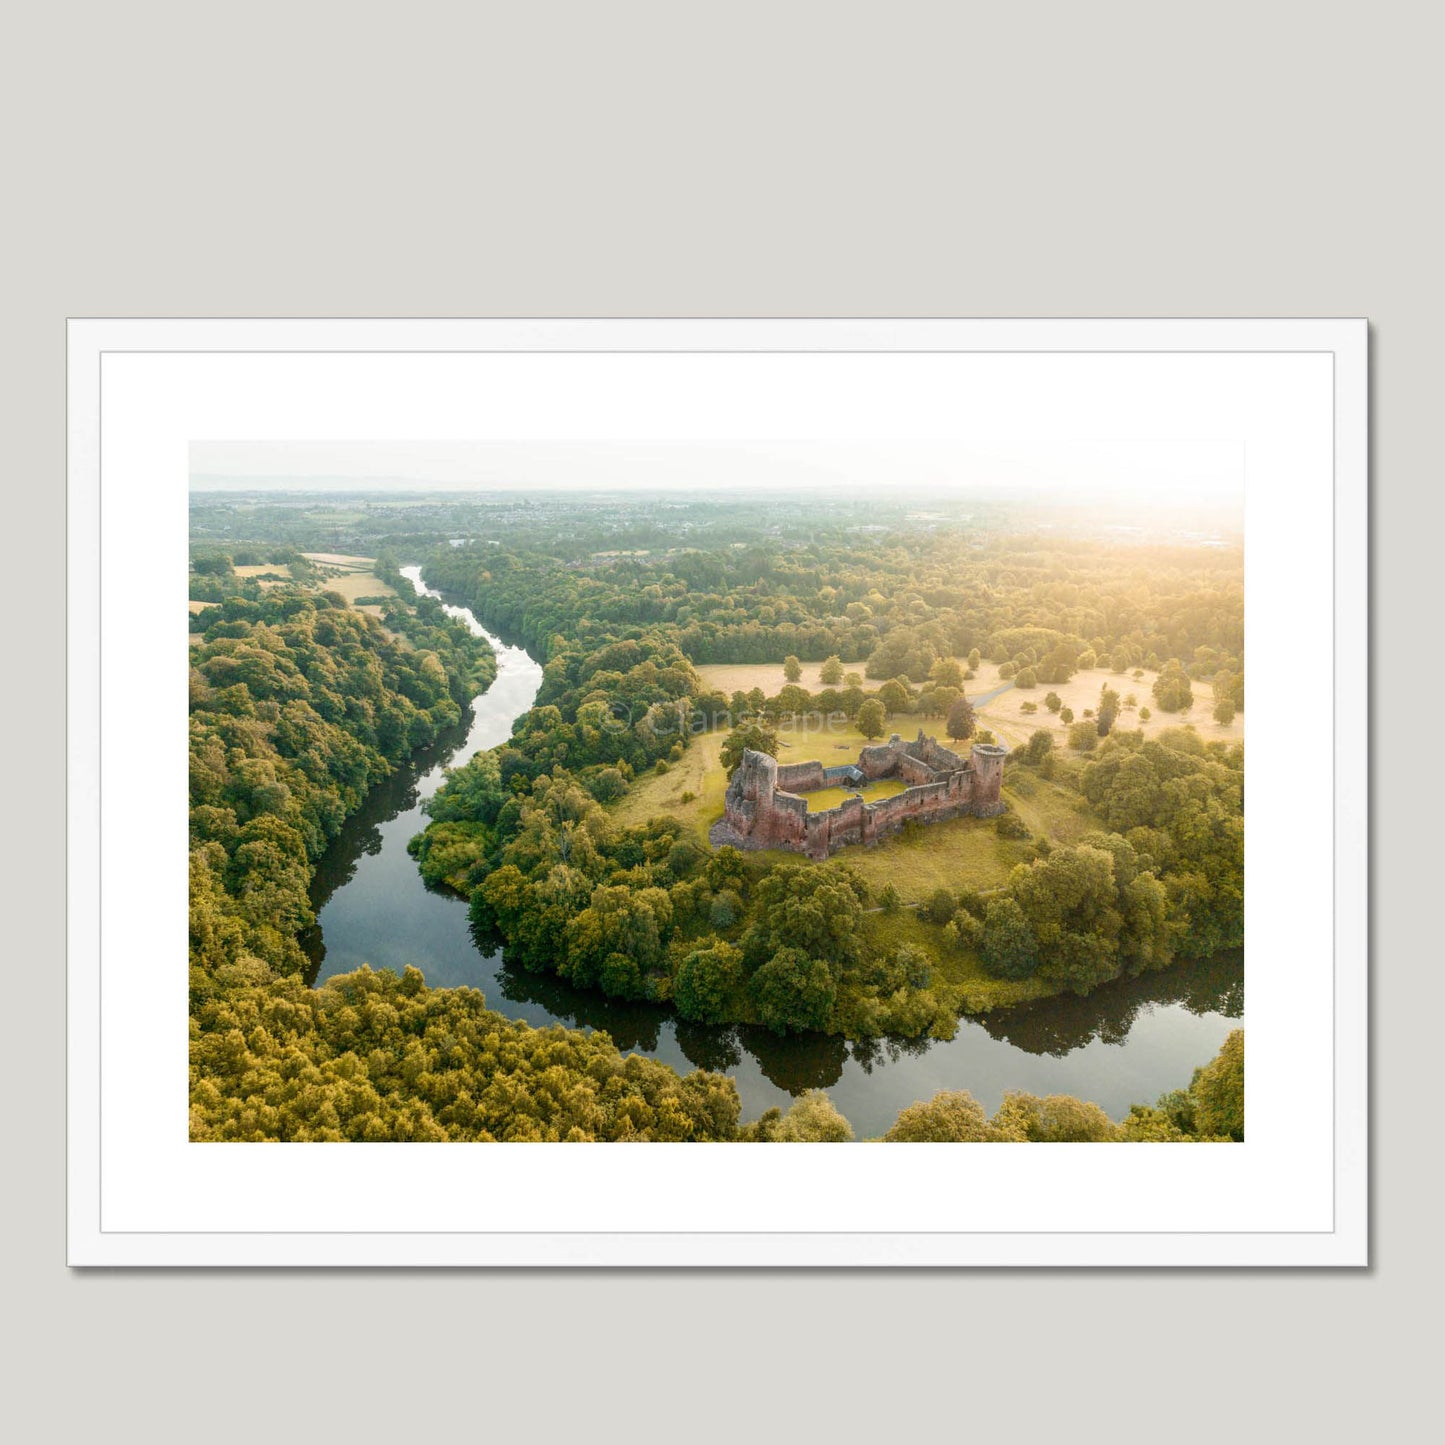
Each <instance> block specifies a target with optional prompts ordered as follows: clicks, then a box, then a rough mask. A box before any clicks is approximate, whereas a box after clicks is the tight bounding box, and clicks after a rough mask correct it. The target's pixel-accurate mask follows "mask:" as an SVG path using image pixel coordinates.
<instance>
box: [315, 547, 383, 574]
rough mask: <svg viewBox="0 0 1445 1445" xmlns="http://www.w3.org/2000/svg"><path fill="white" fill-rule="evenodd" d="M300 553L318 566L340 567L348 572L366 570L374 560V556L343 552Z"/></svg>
mask: <svg viewBox="0 0 1445 1445" xmlns="http://www.w3.org/2000/svg"><path fill="white" fill-rule="evenodd" d="M301 555H302V556H303V557H304V558H305V559H306V560H307V561H308V562H315V563H317V564H318V565H319V566H322V567H341V568H343V569H345V570H346V571H348V572H365V571H368V570H369V569H370V568H371V566H372V565H373V564H374V563H375V561H376V558H375V557H351V556H348V555H347V554H346V553H345V552H303V553H302V554H301Z"/></svg>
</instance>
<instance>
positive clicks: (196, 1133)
mask: <svg viewBox="0 0 1445 1445" xmlns="http://www.w3.org/2000/svg"><path fill="white" fill-rule="evenodd" d="M190 484H191V485H190V517H189V521H190V525H189V533H190V535H189V566H188V645H189V658H190V730H189V738H190V742H189V747H190V789H189V830H190V970H189V980H190V982H189V989H190V993H189V1020H190V1049H189V1060H190V1138H191V1140H193V1141H197V1142H225V1141H235V1142H246V1141H294V1142H330V1141H335V1142H347V1141H351V1142H407V1141H419V1142H445V1141H455V1142H492V1141H495V1142H591V1141H597V1142H602V1141H607V1142H653V1141H660V1142H737V1143H810V1142H833V1143H844V1142H871V1141H881V1142H889V1143H990V1142H997V1143H1207V1142H1218V1143H1230V1142H1241V1141H1242V1140H1243V1139H1244V612H1245V607H1244V491H1243V459H1242V455H1241V453H1240V450H1239V449H1238V448H1235V447H1231V446H1227V445H1223V444H1218V443H1199V444H1197V445H1193V444H1190V445H1186V444H1183V443H1180V444H1177V445H1176V444H1171V445H1170V446H1168V447H1163V446H1145V445H1134V444H1131V443H1128V442H1120V443H1118V444H1117V445H1114V446H1101V445H1098V444H1095V445H1092V446H1088V447H1085V446H1083V445H1082V444H1081V445H1080V446H1079V447H1077V448H1070V447H1067V446H1053V447H1049V448H1037V449H1032V450H1031V449H1029V448H1025V447H1021V446H1020V447H1013V448H998V449H995V450H993V451H983V452H981V451H979V450H977V449H974V450H965V449H963V448H961V447H953V446H951V445H949V444H946V443H928V444H925V443H919V442H907V441H900V442H898V443H897V444H892V445H890V444H886V443H870V444H862V445H858V446H856V447H853V448H847V447H844V446H842V445H841V444H839V443H830V444H822V443H810V442H807V441H796V442H786V443H780V442H758V443H744V442H718V443H686V444H684V443H660V442H648V441H638V442H636V443H620V442H615V441H599V442H596V443H584V442H567V443H562V442H538V443H529V442H526V441H516V442H507V443H502V442H475V443H463V442H439V441H438V442H430V441H417V442H415V443H403V442H395V441H393V442H385V443H382V442H377V443H366V442H327V441H320V440H318V441H315V442H280V441H278V442H246V441H235V442H229V441H195V442H193V443H192V445H191V456H190ZM176 611H177V616H176V622H177V624H179V620H180V619H179V605H177V609H176ZM177 631H179V627H178V626H177Z"/></svg>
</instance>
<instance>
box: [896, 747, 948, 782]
mask: <svg viewBox="0 0 1445 1445" xmlns="http://www.w3.org/2000/svg"><path fill="white" fill-rule="evenodd" d="M893 776H894V777H896V778H902V779H903V781H904V782H905V783H907V784H908V786H909V787H910V788H914V787H917V786H919V785H920V784H922V783H931V782H933V780H934V779H935V778H936V777H937V776H938V774H937V772H936V771H935V770H934V769H933V768H930V767H929V766H928V764H927V763H922V762H919V760H918V759H917V758H915V757H911V756H910V755H909V754H908V753H904V754H903V756H902V757H901V758H899V759H898V766H897V767H896V768H894V770H893Z"/></svg>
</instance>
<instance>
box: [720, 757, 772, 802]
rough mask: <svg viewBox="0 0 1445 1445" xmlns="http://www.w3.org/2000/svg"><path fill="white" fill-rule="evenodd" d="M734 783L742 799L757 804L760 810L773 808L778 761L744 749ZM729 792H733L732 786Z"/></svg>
mask: <svg viewBox="0 0 1445 1445" xmlns="http://www.w3.org/2000/svg"><path fill="white" fill-rule="evenodd" d="M733 782H734V783H736V784H737V785H738V794H739V796H740V798H743V799H746V800H747V801H748V802H750V803H753V804H755V805H756V807H757V808H758V809H759V810H765V809H767V808H771V807H772V805H773V794H774V793H775V792H777V790H778V760H777V759H776V758H770V757H769V756H768V755H767V754H766V753H759V752H754V751H753V749H752V748H744V749H743V758H742V762H740V763H739V764H738V770H737V773H736V774H735V775H734V777H733ZM728 791H729V792H731V791H732V788H731V786H730V787H729V789H728Z"/></svg>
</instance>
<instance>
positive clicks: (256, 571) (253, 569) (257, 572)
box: [235, 562, 291, 587]
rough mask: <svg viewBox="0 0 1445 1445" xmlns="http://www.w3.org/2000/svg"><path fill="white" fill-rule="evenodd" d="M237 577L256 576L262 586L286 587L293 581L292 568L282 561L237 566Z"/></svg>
mask: <svg viewBox="0 0 1445 1445" xmlns="http://www.w3.org/2000/svg"><path fill="white" fill-rule="evenodd" d="M235 570H236V576H237V577H254V578H256V579H257V581H259V583H260V584H261V586H262V587H285V586H287V585H288V584H289V583H290V581H291V569H290V567H288V566H285V565H284V564H282V563H280V562H264V563H259V564H255V565H252V564H249V563H248V564H245V565H243V566H240V567H237V568H236V569H235Z"/></svg>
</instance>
